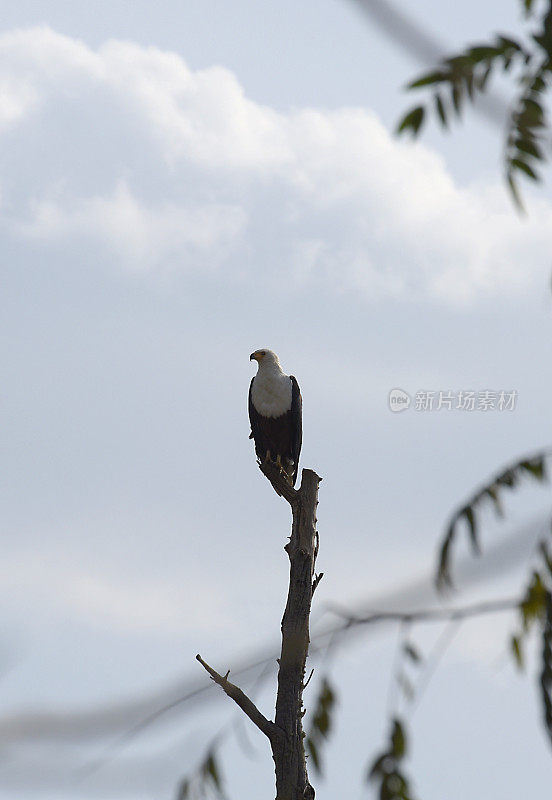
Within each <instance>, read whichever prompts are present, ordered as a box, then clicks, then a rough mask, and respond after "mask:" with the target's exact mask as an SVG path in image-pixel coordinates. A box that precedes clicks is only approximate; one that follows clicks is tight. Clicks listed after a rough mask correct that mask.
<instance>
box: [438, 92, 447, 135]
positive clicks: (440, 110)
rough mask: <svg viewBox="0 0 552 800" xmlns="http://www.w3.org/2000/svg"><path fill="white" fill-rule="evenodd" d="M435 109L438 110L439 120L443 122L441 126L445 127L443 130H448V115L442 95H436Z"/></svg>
mask: <svg viewBox="0 0 552 800" xmlns="http://www.w3.org/2000/svg"><path fill="white" fill-rule="evenodd" d="M435 108H436V110H437V115H438V117H439V119H440V120H441V125H442V126H443V128H446V127H447V115H446V112H445V106H444V104H443V100H442V98H441V95H440V94H436V95H435Z"/></svg>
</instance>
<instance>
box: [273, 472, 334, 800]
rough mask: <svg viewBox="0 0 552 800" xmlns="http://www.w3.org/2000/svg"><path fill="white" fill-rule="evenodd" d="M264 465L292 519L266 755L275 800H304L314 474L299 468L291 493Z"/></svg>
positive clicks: (307, 789) (310, 793) (309, 793)
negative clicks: (272, 731)
mask: <svg viewBox="0 0 552 800" xmlns="http://www.w3.org/2000/svg"><path fill="white" fill-rule="evenodd" d="M266 466H267V465H264V468H263V472H264V474H265V475H266V476H267V478H268V479H269V480H270V481H271V483H272V485H273V486H274V489H275V490H276V491H278V492H279V493H280V491H281V493H282V494H283V496H284V497H286V499H287V500H288V502H289V503H290V505H291V509H292V513H293V524H292V530H291V538H290V541H289V543H288V544H287V545H286V547H285V549H286V551H287V553H288V556H289V560H290V576H289V590H288V597H287V603H286V608H285V611H284V616H283V618H282V650H281V655H280V660H279V664H280V668H279V671H278V694H277V698H276V716H275V724H276V727H277V728H278V729H279V730H281V731H283V734H284V735H283V737H278V738H277V739H274V740H273V741H272V742H271V744H272V756H273V758H274V765H275V769H276V800H304V799H305V798H311V797H314V789H313V788H312V787H311V785H310V784H309V780H308V775H307V767H306V762H305V748H304V733H303V714H304V711H303V688H304V680H305V664H306V660H307V655H308V650H309V642H310V638H309V617H310V609H311V602H312V594H313V591H314V588H315V586H316V585H317V584H318V581H319V578H314V564H315V560H316V551H317V547H316V537H317V533H316V507H317V505H318V485H319V483H320V480H321V479H320V478H319V477H318V475H317V474H316V473H315V472H313V471H312V470H310V469H304V470H303V474H302V479H301V486H300V487H299V489H298V490H297V491H294V490H292V491H294V494H293V495H291V494H290V493H289V490H288V489H287V488H286V487H283V486H282V485H281V483H280V482H279V481H278V482H276V481H275V480H274V475H273V474H272V473H271V471H270V470H269V469H266Z"/></svg>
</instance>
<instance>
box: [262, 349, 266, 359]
mask: <svg viewBox="0 0 552 800" xmlns="http://www.w3.org/2000/svg"><path fill="white" fill-rule="evenodd" d="M261 355H262V356H263V358H264V357H265V356H266V350H261Z"/></svg>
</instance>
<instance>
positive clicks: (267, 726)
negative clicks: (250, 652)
mask: <svg viewBox="0 0 552 800" xmlns="http://www.w3.org/2000/svg"><path fill="white" fill-rule="evenodd" d="M260 468H261V471H262V472H263V474H264V475H265V476H266V477H267V478H268V480H269V481H270V482H271V484H272V486H273V488H274V490H275V491H276V492H277V493H278V494H279V495H280V496H282V497H285V499H286V500H287V501H288V503H289V504H290V506H291V510H292V514H293V523H292V529H291V537H290V541H289V542H288V544H287V545H286V547H285V550H286V551H287V554H288V556H289V561H290V574H289V589H288V597H287V603H286V608H285V611H284V616H283V618H282V650H281V654H280V658H279V660H278V661H279V670H278V693H277V697H276V715H275V721H274V722H272V721H270V720H268V719H266V717H264V716H263V714H262V713H261V712H260V711H259V710H258V709H257V707H256V706H255V704H254V703H253V702H252V701H251V700H250V699H249V698H248V697H247V696H246V695H245V694H244V693H243V692H242V691H241V689H239V688H238V687H237V686H235V685H234V684H232V683H230V681H229V680H228V675H229V673H228V672H227V673H226V675H225V676H222V675H220V674H219V673H218V672H216V671H215V670H214V669H213V668H212V667H210V666H209V665H208V664H207V663H206V662H205V661H203V659H202V658H201V656H199V655H198V656H197V660H198V661H199V662H200V663H201V664H202V665H203V667H204V668H205V669H206V670H207V672H208V673H209V675H210V676H211V678H212V679H213V680H214V681H215V683H218V684H219V686H221V687H222V688H223V689H224V691H225V692H226V694H227V695H228V696H229V697H231V698H232V699H233V700H234V701H235V702H236V703H237V704H238V705H239V706H240V708H241V709H242V710H243V711H244V713H245V714H247V716H248V717H249V718H250V720H251V721H252V722H253V723H254V724H255V725H256V726H257V727H258V728H259V730H261V731H262V732H263V733H264V734H265V736H267V737H268V739H269V741H270V746H271V749H272V757H273V759H274V766H275V772H276V800H312V798H314V789H313V788H312V786H311V785H310V783H309V779H308V775H307V766H306V762H305V748H304V743H303V740H304V733H303V715H304V713H305V712H304V710H303V689H304V679H305V664H306V660H307V655H308V650H309V642H310V638H309V617H310V609H311V602H312V595H313V592H314V590H315V588H316V586H317V585H318V582H319V580H320V578H321V577H322V574H320V575H318V576H315V575H314V564H315V561H316V554H317V552H318V534H317V532H316V507H317V505H318V485H319V483H320V481H321V480H322V479H321V478H319V477H318V475H317V474H316V473H315V472H313V471H312V470H310V469H304V470H303V473H302V477H301V486H300V487H299V489H294V488H293V487H291V486H290V485H289V484H288V483H287V482H286V480H285V479H284V478H283V477H282V475H281V474H280V472H279V470H278V469H277V468H276V467H275V466H274V465H272V464H261V465H260Z"/></svg>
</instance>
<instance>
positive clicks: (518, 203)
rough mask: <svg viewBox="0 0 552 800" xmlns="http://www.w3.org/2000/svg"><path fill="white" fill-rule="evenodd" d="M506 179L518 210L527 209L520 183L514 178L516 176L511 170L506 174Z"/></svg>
mask: <svg viewBox="0 0 552 800" xmlns="http://www.w3.org/2000/svg"><path fill="white" fill-rule="evenodd" d="M506 181H507V183H508V188H509V189H510V194H511V195H512V200H513V201H514V203H515V205H516V207H517V209H518V211H525V208H524V206H523V202H522V200H521V195H520V193H519V189H518V185H517V183H516V181H515V179H514V176H513V175H512V173H511V172H510V171H509V172H508V174H507V175H506Z"/></svg>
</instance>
